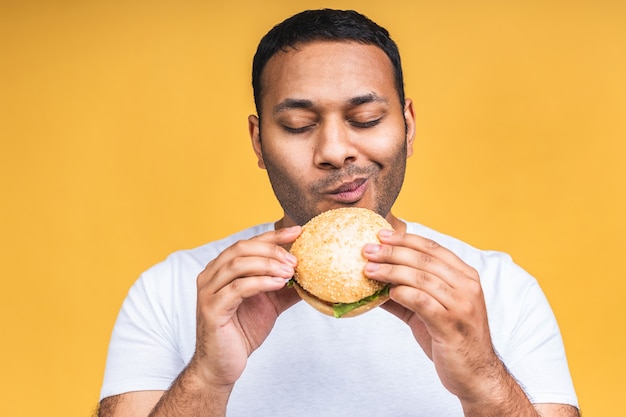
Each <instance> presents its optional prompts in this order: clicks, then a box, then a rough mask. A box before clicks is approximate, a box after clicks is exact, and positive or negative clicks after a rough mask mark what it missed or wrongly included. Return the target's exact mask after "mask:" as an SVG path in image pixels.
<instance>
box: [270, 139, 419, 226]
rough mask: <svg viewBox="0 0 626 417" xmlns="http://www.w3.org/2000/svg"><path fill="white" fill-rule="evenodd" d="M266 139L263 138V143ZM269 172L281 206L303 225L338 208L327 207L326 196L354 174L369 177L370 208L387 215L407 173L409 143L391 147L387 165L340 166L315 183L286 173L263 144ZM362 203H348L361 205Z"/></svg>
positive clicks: (351, 164)
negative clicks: (390, 156)
mask: <svg viewBox="0 0 626 417" xmlns="http://www.w3.org/2000/svg"><path fill="white" fill-rule="evenodd" d="M262 143H263V141H262V140H261V144H262ZM261 152H262V155H263V161H264V162H265V168H266V170H267V175H268V177H269V180H270V184H271V186H272V190H273V191H274V195H275V196H276V198H277V199H278V202H279V203H280V205H281V207H282V209H283V210H284V212H285V215H287V216H288V217H289V218H291V219H292V220H293V221H294V222H295V223H296V224H298V225H301V226H302V225H304V224H305V223H306V222H308V221H309V220H311V219H312V218H313V217H315V216H316V215H318V214H320V213H321V212H322V211H324V210H327V209H330V208H336V207H325V206H324V200H323V199H324V195H325V194H327V193H328V190H329V189H331V188H332V187H335V186H337V185H338V184H341V183H342V182H345V181H349V180H351V179H353V178H355V177H364V178H367V179H368V183H369V184H368V191H367V192H368V193H373V195H372V196H373V200H371V201H372V203H370V206H367V207H366V208H369V209H370V210H373V211H375V212H376V213H378V214H380V215H381V216H383V217H386V216H387V215H388V214H389V212H390V211H391V207H392V206H393V204H394V203H395V201H396V198H397V197H398V194H399V193H400V189H401V188H402V183H403V182H404V175H405V172H406V159H407V145H406V142H405V141H402V142H401V143H400V144H399V145H398V146H397V149H393V150H390V152H389V154H390V155H392V158H391V159H390V160H388V161H385V163H384V164H380V163H375V162H371V161H370V163H369V164H368V165H366V166H357V165H356V164H354V163H350V164H347V165H344V166H343V167H341V168H336V169H332V170H328V171H325V172H326V176H325V177H323V178H322V179H320V180H317V181H316V182H313V183H308V184H307V183H305V182H303V181H299V180H298V178H297V177H296V176H294V175H292V174H293V173H290V172H287V171H286V170H285V169H284V167H282V166H281V165H280V164H279V163H278V161H277V160H275V159H274V158H273V157H272V155H270V154H268V153H266V152H265V151H264V150H263V146H261ZM358 203H359V202H356V203H354V204H350V205H349V206H358Z"/></svg>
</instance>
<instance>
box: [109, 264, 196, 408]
mask: <svg viewBox="0 0 626 417" xmlns="http://www.w3.org/2000/svg"><path fill="white" fill-rule="evenodd" d="M167 268H168V266H167V264H165V263H163V264H160V265H157V266H156V267H154V268H153V269H152V270H150V271H148V273H146V274H144V275H142V276H141V277H140V278H139V279H138V280H137V281H136V282H135V284H134V285H133V286H132V287H131V289H130V290H129V292H128V295H127V296H126V299H125V300H124V302H123V305H122V308H121V309H120V312H119V314H118V317H117V320H116V322H115V326H114V328H113V332H112V335H111V340H110V344H109V351H108V356H107V362H106V369H105V373H104V381H103V385H102V388H101V392H100V398H101V399H102V398H106V397H109V396H112V395H117V394H121V393H125V392H131V391H144V390H166V389H167V388H169V386H170V385H171V383H172V381H173V380H174V379H175V378H176V376H177V375H178V374H179V373H180V371H181V370H182V368H183V367H184V366H185V363H184V360H183V358H182V357H181V354H180V353H179V349H177V348H176V346H175V343H176V342H175V340H176V338H175V337H173V335H174V329H173V326H172V318H171V313H170V312H169V310H170V308H171V306H170V307H168V306H169V305H170V304H171V297H170V298H168V297H167V293H168V291H163V289H162V288H161V289H159V288H158V286H159V285H161V286H163V285H167V283H165V284H164V283H163V282H158V281H159V280H156V279H154V278H155V276H167V275H168V274H167V271H162V270H163V269H167ZM159 269H161V271H158V270H159ZM155 272H161V273H155ZM162 272H165V273H162Z"/></svg>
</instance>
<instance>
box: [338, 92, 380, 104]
mask: <svg viewBox="0 0 626 417" xmlns="http://www.w3.org/2000/svg"><path fill="white" fill-rule="evenodd" d="M348 102H349V103H350V104H351V105H353V106H360V105H361V104H367V103H383V104H389V100H387V99H386V98H384V97H381V96H379V95H378V94H376V93H369V94H364V95H362V96H356V97H352V98H351V99H350V100H348Z"/></svg>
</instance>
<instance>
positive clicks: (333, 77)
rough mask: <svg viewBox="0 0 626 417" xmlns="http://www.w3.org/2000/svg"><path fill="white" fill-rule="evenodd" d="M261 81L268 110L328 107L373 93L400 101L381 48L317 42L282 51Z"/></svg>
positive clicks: (391, 73) (264, 105)
mask: <svg viewBox="0 0 626 417" xmlns="http://www.w3.org/2000/svg"><path fill="white" fill-rule="evenodd" d="M261 79H262V85H263V97H262V100H261V102H262V105H263V107H264V108H265V107H266V106H273V105H275V104H276V103H280V102H282V101H283V100H286V99H306V100H310V101H312V102H313V103H319V104H320V105H323V104H330V103H333V102H338V101H339V102H345V101H348V100H350V99H351V98H353V97H357V96H364V95H368V94H375V95H378V96H380V97H383V98H385V99H388V100H391V99H392V98H395V97H397V92H396V90H395V83H394V71H393V65H392V64H391V61H390V59H389V57H387V55H386V54H385V52H384V51H383V50H382V49H380V48H379V47H377V46H374V45H365V44H360V43H356V42H336V41H333V42H329V41H316V42H310V43H306V44H303V45H298V46H297V47H296V48H289V49H287V50H285V51H280V52H278V53H276V54H275V55H274V56H273V57H272V58H271V59H270V60H269V61H268V63H267V65H266V67H265V69H264V70H263V74H262V78H261Z"/></svg>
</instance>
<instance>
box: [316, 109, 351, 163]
mask: <svg viewBox="0 0 626 417" xmlns="http://www.w3.org/2000/svg"><path fill="white" fill-rule="evenodd" d="M356 157H357V150H356V148H355V146H354V143H353V141H352V138H351V137H350V132H349V128H348V127H347V126H346V125H345V124H344V123H343V121H340V120H327V121H324V123H323V124H322V126H321V127H320V129H319V130H318V135H317V138H316V143H315V154H314V163H315V165H316V166H317V167H319V168H322V169H334V168H341V167H343V166H344V165H345V164H346V163H349V162H354V160H355V159H356Z"/></svg>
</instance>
